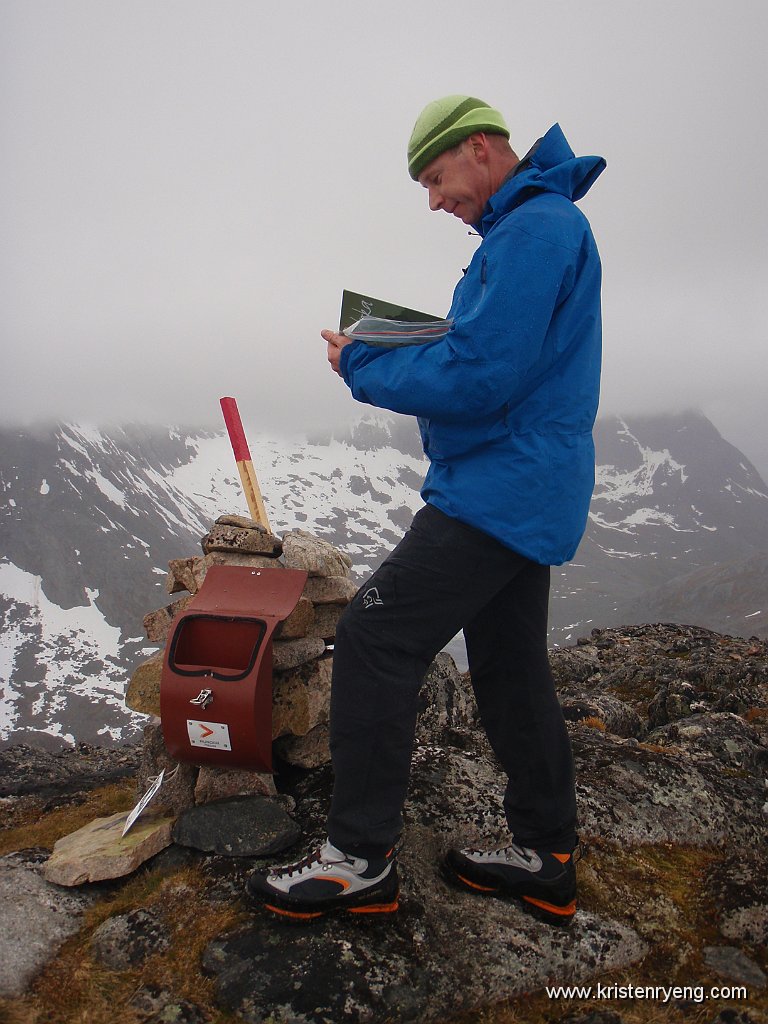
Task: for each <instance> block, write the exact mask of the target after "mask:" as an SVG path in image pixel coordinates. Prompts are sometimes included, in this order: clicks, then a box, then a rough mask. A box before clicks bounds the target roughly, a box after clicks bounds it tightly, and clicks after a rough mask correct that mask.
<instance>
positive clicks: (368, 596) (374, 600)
mask: <svg viewBox="0 0 768 1024" xmlns="http://www.w3.org/2000/svg"><path fill="white" fill-rule="evenodd" d="M375 604H384V602H383V601H382V600H381V598H380V597H379V590H378V587H371V588H370V590H366V592H365V593H364V594H363V608H373V606H374V605H375Z"/></svg>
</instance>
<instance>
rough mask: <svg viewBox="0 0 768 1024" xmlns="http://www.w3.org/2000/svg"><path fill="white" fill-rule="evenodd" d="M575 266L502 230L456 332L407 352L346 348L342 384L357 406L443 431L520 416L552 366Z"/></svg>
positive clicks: (462, 293) (565, 256) (472, 274)
mask: <svg viewBox="0 0 768 1024" xmlns="http://www.w3.org/2000/svg"><path fill="white" fill-rule="evenodd" d="M575 262H576V254H575V253H574V252H573V251H572V250H571V249H569V248H567V247H565V246H563V245H560V244H557V243H554V242H550V241H547V240H546V239H542V238H540V237H537V236H536V235H534V234H532V233H530V232H529V231H527V230H525V229H521V228H520V227H518V226H508V225H507V224H506V223H500V224H499V225H498V226H497V227H496V229H494V231H493V234H492V237H490V238H488V239H487V240H486V242H485V243H484V244H483V245H482V246H481V247H480V249H478V251H477V253H476V254H475V257H474V259H473V260H472V264H471V265H470V268H469V270H468V271H467V275H466V277H465V279H464V280H463V281H462V282H460V284H459V288H458V289H457V296H456V298H455V300H454V306H453V307H452V314H453V316H454V320H455V322H454V325H453V327H452V329H451V330H450V331H449V333H448V334H447V335H446V336H445V337H444V338H443V339H441V340H440V341H436V342H432V343H430V344H426V345H415V346H409V347H404V348H392V349H372V348H370V347H369V346H366V345H363V344H355V345H349V346H347V347H346V348H345V349H344V350H343V352H342V361H341V371H342V375H343V377H344V380H345V381H346V382H347V384H348V385H349V387H350V389H351V391H352V394H353V395H354V397H355V398H356V399H357V400H358V401H360V402H366V403H368V404H369V405H375V406H377V407H379V408H384V409H391V410H392V411H393V412H399V413H406V414H410V415H415V416H424V417H427V418H429V419H434V420H437V421H443V422H454V421H459V420H462V419H466V418H467V417H474V416H485V415H487V414H488V413H490V412H493V411H494V410H496V409H500V408H501V407H502V406H504V405H507V406H508V407H513V406H514V405H515V404H516V403H517V402H518V401H520V400H521V399H523V398H524V397H525V396H526V395H527V394H528V392H529V391H530V390H531V387H532V386H533V385H534V383H535V380H536V379H537V378H538V376H539V374H540V373H541V372H543V371H544V370H546V369H547V367H548V366H549V365H550V364H551V361H552V358H553V356H552V353H551V352H550V351H549V348H550V345H549V344H548V342H547V338H548V332H549V326H550V323H551V321H552V318H553V315H554V313H555V310H556V308H557V305H558V304H559V302H561V301H562V299H563V298H564V297H565V295H566V294H567V293H568V291H570V288H571V287H572V284H573V279H574V267H575Z"/></svg>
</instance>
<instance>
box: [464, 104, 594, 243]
mask: <svg viewBox="0 0 768 1024" xmlns="http://www.w3.org/2000/svg"><path fill="white" fill-rule="evenodd" d="M604 170H605V160H604V159H603V157H601V156H578V157H577V156H575V155H574V152H573V150H572V149H571V147H570V146H569V145H568V142H567V140H566V138H565V135H563V132H562V129H561V128H560V125H559V124H554V125H552V127H551V128H550V129H549V131H548V132H547V133H546V135H544V137H543V138H541V139H539V141H538V142H537V143H536V145H535V146H534V147H533V149H532V150H531V151H530V153H528V154H527V155H526V156H525V157H523V159H522V160H521V161H520V164H518V167H517V168H516V169H515V171H513V172H512V177H510V178H508V179H507V180H506V181H505V182H504V183H503V184H502V186H501V188H500V189H499V190H498V192H496V193H494V195H492V196H491V198H490V199H489V200H488V202H487V203H486V206H485V209H484V211H483V216H482V219H481V221H480V223H479V224H476V225H475V229H476V230H477V231H478V232H479V234H480V235H482V236H485V235H486V234H487V233H488V231H490V229H491V227H492V226H493V225H494V224H495V223H496V221H497V220H498V219H499V218H500V217H503V216H504V215H505V214H507V213H509V212H510V210H513V209H514V208H515V207H516V206H520V204H521V203H524V202H525V200H526V199H529V198H530V197H531V196H532V195H535V194H536V193H540V192H554V193H556V194H558V195H561V196H565V198H566V199H570V200H571V201H572V202H576V201H577V200H578V199H581V198H582V197H583V196H585V195H586V194H587V192H588V191H589V189H590V188H591V187H592V185H593V183H594V182H595V180H596V179H597V177H598V176H599V175H600V174H601V173H602V172H603V171H604Z"/></svg>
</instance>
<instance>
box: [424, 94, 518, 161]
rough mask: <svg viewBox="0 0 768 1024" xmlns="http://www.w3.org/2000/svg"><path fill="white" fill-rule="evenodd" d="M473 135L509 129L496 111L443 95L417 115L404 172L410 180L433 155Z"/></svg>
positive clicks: (467, 98)
mask: <svg viewBox="0 0 768 1024" xmlns="http://www.w3.org/2000/svg"><path fill="white" fill-rule="evenodd" d="M475 132H487V133H488V134H490V135H504V136H505V137H506V138H507V139H508V138H509V129H508V128H507V126H506V123H505V122H504V118H503V117H502V116H501V114H500V113H499V111H498V110H494V109H493V107H490V106H488V104H487V103H483V101H482V100H478V99H476V98H475V97H474V96H444V97H443V98H442V99H441V100H433V101H432V103H428V104H427V106H426V107H424V109H423V110H422V112H421V113H420V114H419V116H418V118H417V119H416V124H415V125H414V126H413V131H412V132H411V139H410V142H409V143H408V173H409V174H410V176H411V177H412V178H413V180H414V181H418V180H419V175H420V174H421V172H422V171H423V170H424V168H425V167H426V166H427V164H429V163H431V162H432V161H433V160H434V159H435V157H436V156H440V154H441V153H444V152H445V151H446V149H451V148H452V147H453V146H458V144H459V143H460V142H462V141H463V140H464V139H466V138H468V137H469V136H470V135H473V134H474V133H475Z"/></svg>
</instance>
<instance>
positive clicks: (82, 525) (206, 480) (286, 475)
mask: <svg viewBox="0 0 768 1024" xmlns="http://www.w3.org/2000/svg"><path fill="white" fill-rule="evenodd" d="M246 431H247V433H248V435H249V437H250V438H251V439H252V443H251V449H252V452H253V455H254V461H255V465H256V471H257V474H258V476H259V479H260V483H261V487H262V491H263V492H264V497H265V502H266V505H267V510H268V513H269V516H270V520H271V522H272V524H273V528H274V529H275V531H276V532H277V533H284V532H286V531H287V530H291V529H296V528H300V529H306V530H309V531H310V532H314V533H316V534H318V535H319V536H323V537H325V538H326V539H328V540H330V541H331V543H333V544H334V545H335V546H337V547H340V548H342V549H343V550H345V551H346V552H347V553H348V554H349V555H350V556H351V557H352V559H353V563H354V571H355V574H356V576H357V578H358V579H360V580H362V579H363V578H364V577H365V575H366V574H367V573H369V572H370V571H371V570H373V569H374V568H375V567H376V565H377V564H378V563H379V561H380V560H381V558H382V557H384V555H385V554H386V552H387V551H388V550H389V549H390V548H391V547H392V546H393V545H394V544H395V543H397V541H398V540H399V538H400V537H401V536H402V534H403V532H404V531H405V529H406V528H407V526H408V524H409V523H410V519H411V517H412V515H413V513H414V512H415V511H416V509H417V508H418V507H420V505H421V499H420V497H419V494H418V489H419V486H420V484H421V481H422V479H423V475H424V473H425V471H426V462H425V460H424V458H423V455H422V454H421V451H420V444H419V438H418V432H417V430H416V427H415V424H414V422H413V421H412V420H409V419H406V418H404V417H390V416H388V415H384V414H373V415H368V416H366V417H364V418H362V419H360V420H359V421H357V422H355V423H352V424H350V425H348V426H347V427H345V428H341V429H339V430H337V431H335V432H334V431H328V432H326V433H325V434H316V435H314V436H313V437H312V438H311V439H301V438H297V437H294V438H286V437H283V438H270V437H267V436H265V435H264V434H263V433H262V432H260V431H258V430H257V429H255V428H253V427H252V426H250V425H249V424H246ZM0 440H1V441H2V444H1V446H0V451H1V452H2V456H1V457H0V487H2V491H3V494H4V497H5V499H6V500H5V503H4V507H3V509H2V514H3V548H2V551H1V552H0V556H1V557H0V621H2V623H3V626H4V630H3V641H2V644H0V658H1V659H2V660H1V662H0V665H1V666H2V671H1V672H0V697H1V699H0V745H4V744H5V743H7V742H9V741H10V740H11V738H12V737H14V736H15V737H16V738H17V740H19V739H24V738H26V739H29V738H35V739H36V741H38V742H42V743H51V744H54V745H56V744H59V745H60V744H61V743H71V742H76V741H79V740H86V741H89V742H95V743H104V742H114V743H120V742H125V741H126V740H128V739H129V738H130V737H131V736H132V735H135V730H136V728H137V723H138V720H137V719H136V717H135V716H132V715H131V714H130V713H129V712H127V711H126V709H125V707H124V705H123V701H122V695H123V693H124V689H125V684H126V682H127V678H128V675H129V673H130V670H131V667H132V666H133V665H134V664H135V663H136V662H137V661H138V660H140V659H141V658H142V657H145V656H146V655H147V653H148V652H149V651H151V650H154V649H153V648H150V647H149V646H148V644H147V641H146V640H145V639H144V637H143V635H142V629H141V620H142V617H143V615H144V614H145V613H146V612H148V611H151V610H153V609H154V608H157V607H160V606H161V605H164V604H167V603H169V600H170V598H169V597H168V595H167V594H166V592H165V589H164V580H165V574H166V565H167V562H168V560H169V559H171V558H178V557H188V556H189V555H191V554H194V553H196V552H198V551H199V540H200V537H201V536H202V535H203V534H204V533H205V532H206V531H207V530H208V528H209V527H210V525H211V523H212V522H213V520H214V519H215V518H216V517H217V516H218V515H219V514H220V513H222V512H226V511H245V507H244V506H245V503H244V499H243V498H242V495H241V490H240V481H239V478H238V475H237V472H236V469H235V466H234V460H233V457H232V452H231V449H230V447H229V442H228V439H227V437H226V434H225V432H224V431H223V430H222V431H213V430H210V429H200V430H197V431H193V430H186V431H182V430H180V429H169V428H155V427H147V426H142V425H135V424H134V425H126V426H124V427H120V428H114V429H112V430H111V431H106V430H99V429H97V428H93V427H86V426H83V425H80V426H77V425H74V424H59V425H57V426H52V427H50V428H47V429H46V430H42V429H38V430H36V431H8V430H7V431H4V432H0ZM595 442H596V449H597V472H596V478H597V479H596V487H595V495H594V498H593V502H592V508H591V512H590V521H589V525H588V528H587V532H586V534H585V537H584V540H583V541H582V544H581V546H580V548H579V551H578V552H577V554H576V556H575V558H574V560H573V562H571V563H569V564H568V565H565V566H558V567H553V569H552V600H551V631H550V643H551V644H552V645H559V646H563V645H565V644H568V643H571V642H573V640H575V639H576V638H577V637H578V636H580V635H583V634H588V633H589V632H590V630H591V629H592V628H593V627H595V626H600V627H607V626H612V625H620V624H623V623H627V624H629V623H631V622H649V621H682V622H688V623H690V624H692V625H695V624H700V625H705V626H707V627H708V628H712V629H716V630H720V631H725V632H731V633H733V634H734V635H752V634H754V635H766V634H767V633H768V626H767V625H766V623H767V622H768V599H764V595H765V589H764V584H763V582H762V581H763V579H765V577H764V576H762V577H761V574H760V573H759V572H757V571H756V566H758V565H760V564H762V562H761V561H760V560H761V558H763V557H765V556H766V553H768V514H766V513H767V512H768V493H767V492H768V488H766V485H765V483H764V481H763V480H762V479H761V478H760V475H759V473H757V471H756V470H755V468H754V466H752V464H751V463H750V462H749V460H748V459H746V458H745V457H744V456H743V454H742V453H741V452H739V451H738V449H736V448H735V447H734V446H732V445H730V444H729V443H728V442H727V441H725V440H724V439H723V438H722V437H721V435H720V434H719V432H718V431H717V430H716V428H715V427H714V425H713V424H711V423H710V421H709V420H707V419H706V417H704V416H703V415H701V414H698V413H692V412H689V413H680V414H676V415H674V416H672V415H670V416H666V417H634V418H629V417H626V418H619V417H606V418H604V419H601V420H598V423H597V424H596V427H595ZM697 574H698V575H697ZM688 577H691V578H690V579H689V578H688ZM696 595H698V597H697V596H696ZM457 652H458V653H459V657H458V659H457V660H459V661H461V651H460V645H457V646H456V649H455V650H454V649H452V653H454V654H455V655H456V653H457Z"/></svg>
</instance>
